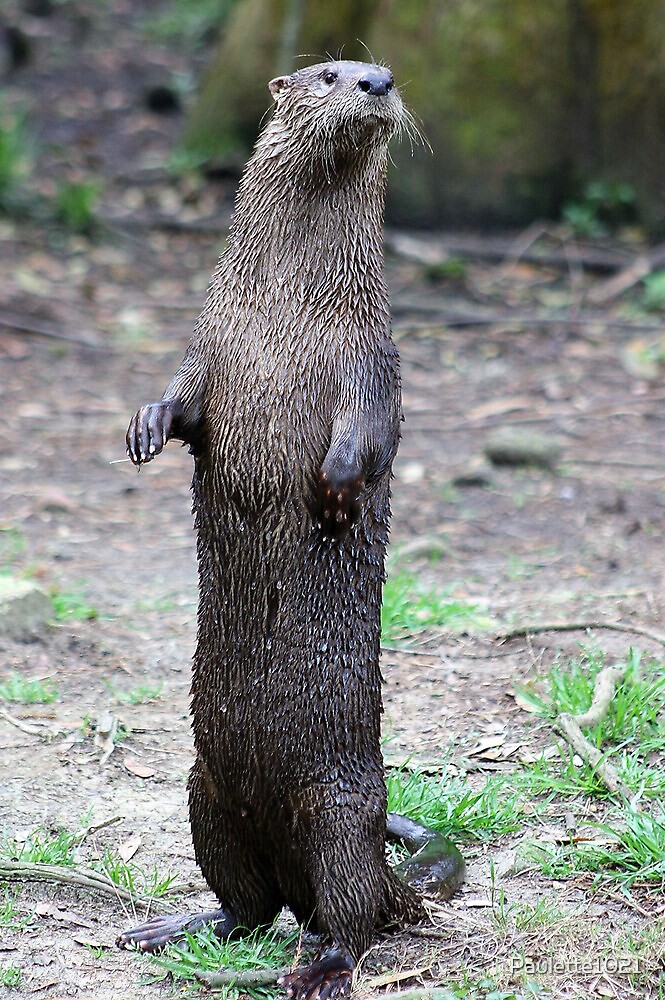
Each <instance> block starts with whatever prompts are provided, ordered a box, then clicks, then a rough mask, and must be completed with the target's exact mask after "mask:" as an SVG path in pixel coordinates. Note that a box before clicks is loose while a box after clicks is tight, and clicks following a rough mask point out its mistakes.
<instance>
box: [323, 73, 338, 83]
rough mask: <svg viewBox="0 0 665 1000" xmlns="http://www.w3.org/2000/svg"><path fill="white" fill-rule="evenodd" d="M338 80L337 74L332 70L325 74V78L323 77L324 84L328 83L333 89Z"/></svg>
mask: <svg viewBox="0 0 665 1000" xmlns="http://www.w3.org/2000/svg"><path fill="white" fill-rule="evenodd" d="M336 79H337V73H335V72H334V71H333V70H331V71H330V72H329V73H326V74H325V76H324V77H323V82H324V83H327V84H328V86H329V87H331V86H332V85H333V83H334V82H335V80H336Z"/></svg>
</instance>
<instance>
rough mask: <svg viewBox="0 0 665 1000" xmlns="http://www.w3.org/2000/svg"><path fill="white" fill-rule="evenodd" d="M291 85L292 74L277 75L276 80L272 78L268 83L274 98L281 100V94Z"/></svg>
mask: <svg viewBox="0 0 665 1000" xmlns="http://www.w3.org/2000/svg"><path fill="white" fill-rule="evenodd" d="M290 86H291V77H290V76H276V77H275V79H274V80H271V81H270V83H269V84H268V90H269V91H270V93H271V94H272V96H273V100H274V101H277V100H279V96H280V94H281V93H282V92H283V91H285V90H286V89H287V88H288V87H290Z"/></svg>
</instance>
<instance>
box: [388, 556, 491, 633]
mask: <svg viewBox="0 0 665 1000" xmlns="http://www.w3.org/2000/svg"><path fill="white" fill-rule="evenodd" d="M451 589H452V588H447V589H446V590H439V589H436V588H434V587H428V586H427V585H426V584H424V583H423V582H422V581H420V580H418V578H417V577H416V575H415V573H412V572H410V571H408V570H403V569H392V570H391V571H390V572H389V574H388V579H387V580H386V584H385V586H384V588H383V607H382V609H381V629H382V636H383V641H384V642H395V641H397V642H400V641H403V640H405V639H408V638H409V637H410V636H412V635H414V634H417V633H418V632H422V631H424V630H425V629H428V628H434V627H445V628H447V629H450V630H451V631H463V630H465V629H468V628H487V627H488V625H489V624H490V622H489V619H488V618H487V617H485V616H484V615H483V614H482V612H481V609H480V606H479V605H478V604H474V603H471V602H469V601H462V600H458V599H453V598H451V597H449V594H450V592H451Z"/></svg>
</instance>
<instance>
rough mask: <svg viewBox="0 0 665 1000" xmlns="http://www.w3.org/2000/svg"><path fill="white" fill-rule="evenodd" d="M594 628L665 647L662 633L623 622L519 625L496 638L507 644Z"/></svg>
mask: <svg viewBox="0 0 665 1000" xmlns="http://www.w3.org/2000/svg"><path fill="white" fill-rule="evenodd" d="M592 628H603V629H609V630H611V631H613V632H628V633H629V634H632V635H642V636H644V638H645V639H651V640H652V641H653V642H657V643H658V644H659V645H660V646H665V635H662V634H661V633H660V632H653V631H652V630H651V629H649V628H646V627H645V626H644V625H626V624H624V623H623V622H608V621H605V622H603V621H597V620H592V621H588V622H543V623H541V624H538V625H518V626H517V627H516V628H511V629H508V630H506V631H505V632H497V633H496V634H495V636H494V638H495V639H496V640H497V642H506V641H507V640H508V639H517V638H519V637H522V636H527V635H538V633H540V632H578V631H582V632H584V631H586V630H587V629H592Z"/></svg>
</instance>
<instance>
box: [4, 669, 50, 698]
mask: <svg viewBox="0 0 665 1000" xmlns="http://www.w3.org/2000/svg"><path fill="white" fill-rule="evenodd" d="M57 697H58V689H57V688H56V687H55V685H54V684H52V683H51V682H50V681H41V680H39V679H38V678H31V677H23V675H22V674H19V673H18V672H17V671H16V670H12V672H11V674H10V675H9V677H7V678H6V680H4V681H1V682H0V698H1V699H3V700H4V701H12V702H17V703H19V704H21V705H48V704H50V702H52V701H56V700H57Z"/></svg>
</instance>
